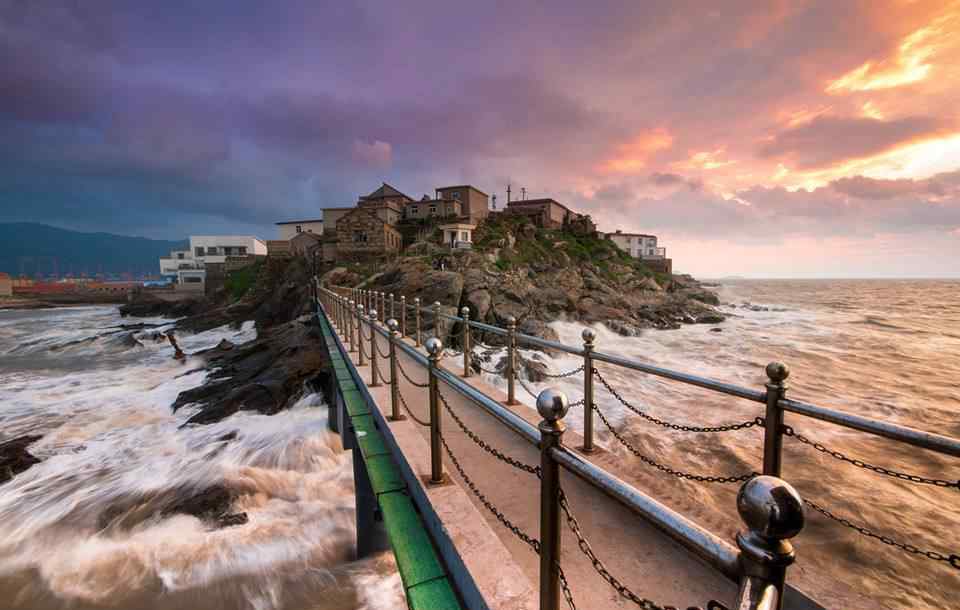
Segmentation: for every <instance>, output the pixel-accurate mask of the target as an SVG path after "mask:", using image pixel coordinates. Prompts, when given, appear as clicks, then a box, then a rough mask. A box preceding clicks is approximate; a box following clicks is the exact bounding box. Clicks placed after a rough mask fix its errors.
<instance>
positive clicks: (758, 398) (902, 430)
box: [420, 307, 960, 457]
mask: <svg viewBox="0 0 960 610" xmlns="http://www.w3.org/2000/svg"><path fill="white" fill-rule="evenodd" d="M420 310H421V311H422V312H426V313H428V314H431V315H433V309H432V308H429V307H421V308H420ZM440 316H441V317H442V318H444V319H446V320H450V321H454V322H460V323H463V321H464V319H463V318H462V317H460V316H455V315H451V314H445V313H441V314H440ZM467 323H468V324H469V325H470V326H471V327H472V328H478V329H480V330H484V331H487V332H491V333H495V334H497V335H501V336H507V335H508V331H507V330H506V329H503V328H500V327H498V326H495V325H492V324H486V323H484V322H477V321H476V320H468V321H467ZM516 337H517V342H518V343H526V344H530V345H536V346H539V347H543V348H546V349H551V350H556V351H559V352H565V353H567V354H571V355H575V356H583V354H584V350H583V348H581V347H573V346H570V345H565V344H563V343H558V342H555V341H548V340H546V339H541V338H540V337H534V336H532V335H525V334H521V333H517V334H516ZM592 358H593V359H594V360H597V361H600V362H606V363H608V364H613V365H616V366H621V367H624V368H627V369H631V370H635V371H640V372H642V373H647V374H650V375H654V376H657V377H663V378H665V379H671V380H673V381H677V382H680V383H685V384H688V385H694V386H698V387H701V388H705V389H707V390H712V391H715V392H719V393H722V394H726V395H728V396H736V397H738V398H744V399H746V400H751V401H753V402H759V403H763V402H766V400H767V394H766V392H761V391H759V390H753V389H750V388H745V387H741V386H738V385H735V384H731V383H726V382H723V381H718V380H715V379H710V378H708V377H701V376H698V375H691V374H689V373H682V372H679V371H674V370H672V369H668V368H664V367H659V366H655V365H652V364H646V363H644V362H640V361H638V360H634V359H631V358H625V357H623V356H617V355H614V354H609V353H605V352H601V351H593V352H592ZM779 406H780V408H782V409H783V410H785V411H790V412H791V413H796V414H798V415H803V416H805V417H809V418H811V419H816V420H820V421H825V422H829V423H832V424H835V425H837V426H841V427H844V428H849V429H852V430H859V431H860V432H865V433H867V434H872V435H874V436H880V437H883V438H887V439H890V440H894V441H899V442H902V443H905V444H908V445H912V446H914V447H920V448H922V449H927V450H930V451H933V452H935V453H941V454H944V455H950V456H954V457H960V439H955V438H952V437H948V436H944V435H941V434H937V433H935V432H927V431H924V430H918V429H916V428H911V427H909V426H904V425H901V424H895V423H892V422H886V421H883V420H879V419H875V418H872V417H865V416H862V415H855V414H852V413H847V412H845V411H840V410H837V409H832V408H829V407H823V406H819V405H815V404H812V403H808V402H804V401H799V400H793V399H789V398H781V399H780V400H779Z"/></svg>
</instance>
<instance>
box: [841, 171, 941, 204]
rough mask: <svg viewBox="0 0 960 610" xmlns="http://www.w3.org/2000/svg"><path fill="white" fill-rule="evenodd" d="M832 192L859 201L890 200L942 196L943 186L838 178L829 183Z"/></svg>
mask: <svg viewBox="0 0 960 610" xmlns="http://www.w3.org/2000/svg"><path fill="white" fill-rule="evenodd" d="M830 186H831V187H833V189H834V190H836V191H838V192H840V193H843V194H845V195H850V196H851V197H857V198H859V199H892V198H894V197H905V196H909V195H920V196H929V195H944V194H945V193H946V188H945V186H944V185H943V184H942V183H941V182H938V181H937V180H912V179H909V178H900V179H898V180H881V179H877V178H867V177H866V176H851V177H848V178H840V179H838V180H834V181H833V182H831V183H830Z"/></svg>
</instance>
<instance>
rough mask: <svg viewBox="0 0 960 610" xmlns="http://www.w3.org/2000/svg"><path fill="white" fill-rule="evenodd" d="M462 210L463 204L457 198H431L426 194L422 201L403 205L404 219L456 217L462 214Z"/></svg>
mask: <svg viewBox="0 0 960 610" xmlns="http://www.w3.org/2000/svg"><path fill="white" fill-rule="evenodd" d="M462 210H463V205H462V204H461V203H460V202H459V201H457V200H455V199H430V198H429V197H428V196H426V195H424V196H423V199H421V200H420V201H411V202H409V203H407V204H406V205H405V206H403V219H404V220H427V219H430V218H451V217H454V218H455V217H458V216H460V215H461V214H462Z"/></svg>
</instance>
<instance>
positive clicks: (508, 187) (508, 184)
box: [507, 182, 510, 205]
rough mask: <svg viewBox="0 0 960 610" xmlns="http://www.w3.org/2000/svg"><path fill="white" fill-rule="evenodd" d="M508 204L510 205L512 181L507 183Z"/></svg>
mask: <svg viewBox="0 0 960 610" xmlns="http://www.w3.org/2000/svg"><path fill="white" fill-rule="evenodd" d="M507 205H510V183H509V182H508V183H507Z"/></svg>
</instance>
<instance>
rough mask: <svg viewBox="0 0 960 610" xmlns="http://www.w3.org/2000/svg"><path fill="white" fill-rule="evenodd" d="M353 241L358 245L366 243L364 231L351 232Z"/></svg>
mask: <svg viewBox="0 0 960 610" xmlns="http://www.w3.org/2000/svg"><path fill="white" fill-rule="evenodd" d="M353 241H354V243H358V244H365V243H367V234H366V232H365V231H354V232H353Z"/></svg>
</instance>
